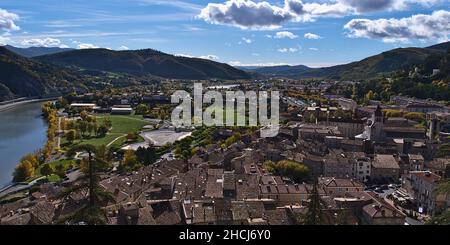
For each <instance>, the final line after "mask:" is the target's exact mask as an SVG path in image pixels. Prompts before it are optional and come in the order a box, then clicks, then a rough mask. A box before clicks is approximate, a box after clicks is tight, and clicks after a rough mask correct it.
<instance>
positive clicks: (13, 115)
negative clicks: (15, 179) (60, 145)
mask: <svg viewBox="0 0 450 245" xmlns="http://www.w3.org/2000/svg"><path fill="white" fill-rule="evenodd" d="M41 105H42V103H32V104H23V105H18V106H16V107H14V108H11V109H9V110H6V111H2V112H0V189H1V188H2V187H5V186H6V185H8V184H9V183H11V180H12V173H13V172H14V168H15V166H16V165H17V163H18V162H19V161H20V159H21V158H22V157H23V156H24V155H26V154H27V153H32V152H35V151H36V150H38V149H40V148H41V147H42V146H43V145H44V144H45V141H46V131H47V123H46V122H45V121H44V119H43V118H42V117H41Z"/></svg>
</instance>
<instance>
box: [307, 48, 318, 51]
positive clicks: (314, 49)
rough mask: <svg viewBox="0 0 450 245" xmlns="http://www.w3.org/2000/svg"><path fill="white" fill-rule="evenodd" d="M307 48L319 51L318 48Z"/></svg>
mask: <svg viewBox="0 0 450 245" xmlns="http://www.w3.org/2000/svg"><path fill="white" fill-rule="evenodd" d="M309 50H312V51H319V49H318V48H309Z"/></svg>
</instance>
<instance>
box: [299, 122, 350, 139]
mask: <svg viewBox="0 0 450 245" xmlns="http://www.w3.org/2000/svg"><path fill="white" fill-rule="evenodd" d="M297 132H298V138H299V139H302V140H305V139H317V140H322V141H323V140H324V139H325V137H327V136H342V134H341V132H340V131H339V128H338V127H335V126H324V125H317V124H302V125H300V126H299V127H298V131H297Z"/></svg>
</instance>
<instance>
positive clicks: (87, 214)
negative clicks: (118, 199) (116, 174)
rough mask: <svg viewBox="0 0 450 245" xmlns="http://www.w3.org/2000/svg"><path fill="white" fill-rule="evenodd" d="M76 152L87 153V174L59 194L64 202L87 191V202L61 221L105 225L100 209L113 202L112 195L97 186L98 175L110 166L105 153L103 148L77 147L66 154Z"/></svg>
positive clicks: (104, 214) (71, 154)
mask: <svg viewBox="0 0 450 245" xmlns="http://www.w3.org/2000/svg"><path fill="white" fill-rule="evenodd" d="M76 152H87V154H88V157H87V164H88V167H87V174H86V176H84V177H83V178H82V181H81V183H80V184H78V185H75V186H73V187H71V188H68V189H66V190H65V191H63V192H62V193H61V194H60V197H61V198H62V199H63V200H66V199H67V198H68V197H70V196H71V195H72V194H73V193H76V192H79V191H82V190H86V189H87V190H88V193H89V194H88V197H87V199H88V202H87V204H86V205H85V206H83V207H82V208H81V209H79V210H77V211H76V212H74V213H73V214H72V215H70V216H69V217H65V218H64V219H63V220H62V221H69V222H74V223H79V222H86V223H87V224H90V225H99V224H105V223H106V213H105V212H104V211H103V210H102V209H101V207H102V206H103V205H106V204H107V203H108V202H114V198H113V196H112V193H109V192H106V191H104V190H103V189H102V188H101V187H100V186H99V181H100V178H99V176H98V173H99V172H100V171H103V170H104V169H105V168H106V167H105V166H110V163H109V162H108V159H105V158H107V157H105V156H107V154H106V153H105V148H104V147H96V146H93V145H79V146H75V147H73V148H71V149H70V150H69V151H68V152H67V154H68V155H69V156H73V155H74V154H75V153H76Z"/></svg>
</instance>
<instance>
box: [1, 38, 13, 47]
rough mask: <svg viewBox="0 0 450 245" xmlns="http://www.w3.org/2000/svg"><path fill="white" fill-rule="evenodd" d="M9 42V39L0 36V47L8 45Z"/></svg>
mask: <svg viewBox="0 0 450 245" xmlns="http://www.w3.org/2000/svg"><path fill="white" fill-rule="evenodd" d="M10 42H11V39H10V38H9V37H5V36H0V45H1V46H3V45H7V44H8V43H10Z"/></svg>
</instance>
